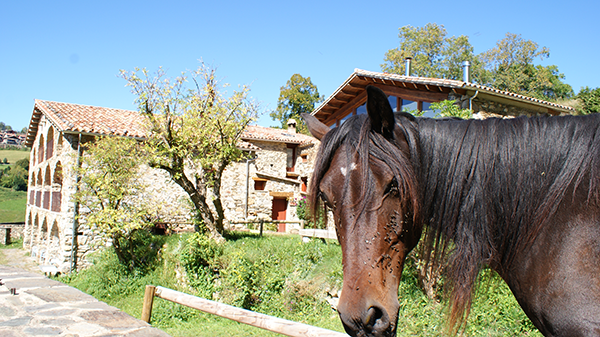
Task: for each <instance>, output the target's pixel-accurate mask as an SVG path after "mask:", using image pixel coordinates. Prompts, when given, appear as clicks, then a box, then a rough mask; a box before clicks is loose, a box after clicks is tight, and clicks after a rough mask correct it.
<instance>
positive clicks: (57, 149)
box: [23, 100, 318, 272]
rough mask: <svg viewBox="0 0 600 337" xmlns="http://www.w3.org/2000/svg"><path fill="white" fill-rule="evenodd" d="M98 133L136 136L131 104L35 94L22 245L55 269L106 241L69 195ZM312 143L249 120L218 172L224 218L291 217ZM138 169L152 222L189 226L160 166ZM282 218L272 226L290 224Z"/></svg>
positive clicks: (139, 125) (137, 121)
mask: <svg viewBox="0 0 600 337" xmlns="http://www.w3.org/2000/svg"><path fill="white" fill-rule="evenodd" d="M101 135H111V136H120V137H132V138H135V139H139V140H142V139H144V136H145V131H144V127H143V120H142V117H140V115H139V114H138V113H137V112H135V111H128V110H119V109H110V108H104V107H95V106H88V105H80V104H70V103H59V102H51V101H42V100H36V101H35V104H34V108H33V113H32V117H31V121H30V124H29V128H28V131H27V138H26V140H25V145H26V146H27V147H29V148H31V152H30V168H29V182H28V197H27V211H26V212H27V213H26V220H25V229H24V243H23V245H24V247H25V248H26V249H28V250H30V252H31V255H32V256H33V257H35V258H36V259H37V261H38V263H40V264H44V265H53V266H55V267H57V268H58V270H59V271H61V272H66V271H69V270H71V269H72V268H81V267H84V266H85V265H86V264H87V263H89V262H88V254H90V253H91V252H93V251H95V250H96V249H97V248H98V247H99V246H101V245H103V244H105V243H104V242H103V241H102V238H101V237H100V235H98V234H99V233H97V232H95V231H94V229H93V228H89V227H88V226H87V225H86V224H85V216H84V215H85V214H84V213H85V210H84V209H81V208H82V207H80V205H78V204H77V203H75V202H74V200H73V198H72V197H73V195H74V193H75V192H76V190H77V184H76V182H77V179H78V178H77V174H76V170H75V168H76V167H77V165H79V158H81V156H84V155H85V150H84V149H85V143H87V142H90V141H92V140H93V139H94V138H95V137H97V136H101ZM317 143H318V141H317V140H316V139H314V138H312V137H309V136H305V135H301V134H296V133H295V124H294V123H291V124H290V127H289V128H288V129H287V130H285V129H270V128H263V127H259V126H249V127H248V128H247V130H246V132H245V133H244V134H243V136H242V141H240V143H239V146H240V149H242V150H244V151H248V152H249V154H250V155H251V159H249V160H244V161H241V162H237V163H233V164H231V165H230V166H229V167H228V168H227V169H226V171H225V172H224V175H223V186H222V198H223V204H224V208H225V215H226V219H227V221H229V222H232V221H234V222H241V221H248V220H250V221H253V220H255V221H261V220H262V221H270V220H297V217H296V213H295V205H296V201H297V200H298V199H299V198H301V197H302V195H303V193H304V192H303V191H305V190H306V183H307V181H308V179H309V175H310V171H311V167H312V161H313V160H314V157H315V156H316V147H317V146H316V144H317ZM140 175H141V178H142V179H143V180H144V181H145V182H146V185H147V186H148V188H147V190H146V191H144V194H143V195H144V197H143V199H144V200H143V202H148V203H153V204H154V205H158V207H157V219H158V222H160V223H161V224H163V225H166V226H168V227H170V228H172V229H179V230H185V229H190V228H191V221H190V219H191V214H192V211H191V207H190V203H189V202H187V200H188V197H187V194H186V193H185V192H184V191H183V189H182V188H181V187H179V186H178V185H176V184H175V183H174V182H172V181H171V180H170V178H169V177H168V174H167V173H166V172H164V171H162V170H158V169H153V168H150V167H148V166H144V167H142V169H141V170H140ZM79 215H81V216H79ZM285 225H288V227H287V228H286V226H285ZM285 225H284V226H280V227H279V230H282V231H288V232H289V231H293V230H294V229H295V227H293V226H291V225H293V224H285Z"/></svg>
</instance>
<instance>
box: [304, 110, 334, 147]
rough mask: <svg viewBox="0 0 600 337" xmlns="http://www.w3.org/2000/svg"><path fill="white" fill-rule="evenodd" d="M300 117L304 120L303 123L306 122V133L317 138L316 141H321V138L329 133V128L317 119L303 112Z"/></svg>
mask: <svg viewBox="0 0 600 337" xmlns="http://www.w3.org/2000/svg"><path fill="white" fill-rule="evenodd" d="M300 116H301V117H302V118H303V119H304V122H306V127H307V128H308V131H310V133H311V134H312V135H313V137H315V138H317V139H318V140H321V138H323V136H325V134H326V133H327V132H329V130H330V129H329V127H328V126H327V125H325V124H323V123H322V122H321V121H320V120H318V119H317V117H315V116H313V115H311V114H307V113H304V112H303V113H301V114H300Z"/></svg>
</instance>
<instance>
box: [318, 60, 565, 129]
mask: <svg viewBox="0 0 600 337" xmlns="http://www.w3.org/2000/svg"><path fill="white" fill-rule="evenodd" d="M367 85H373V86H376V87H379V88H380V89H382V90H383V91H384V92H385V93H386V94H387V95H395V96H398V97H402V98H403V99H406V100H411V101H422V102H438V101H442V100H445V99H448V95H449V94H450V93H451V92H454V93H456V94H459V95H469V96H474V95H475V94H476V93H477V95H478V97H479V98H483V99H486V100H490V101H494V102H498V103H503V104H510V105H514V106H519V107H523V108H527V109H531V110H534V111H537V112H539V113H548V114H552V115H559V114H572V113H574V112H575V110H574V109H573V108H571V107H567V106H563V105H560V104H556V103H552V102H547V101H543V100H540V99H537V98H532V97H527V96H523V95H519V94H515V93H510V92H506V91H502V90H497V89H494V88H490V87H486V86H482V85H479V84H476V83H469V82H463V81H457V80H446V79H439V78H429V77H416V76H402V75H396V74H387V73H378V72H371V71H366V70H361V69H355V70H354V73H352V75H350V77H348V78H347V79H346V80H345V81H344V83H342V85H340V86H339V87H338V88H337V89H336V91H335V92H334V93H333V94H332V95H331V96H329V98H327V100H325V101H324V102H323V103H322V104H321V105H320V106H319V107H317V108H316V109H315V110H314V111H313V112H312V115H313V116H315V117H317V118H318V119H319V120H320V121H322V122H324V123H325V124H327V125H329V126H331V125H332V124H334V123H335V121H336V119H337V118H339V117H341V116H346V115H347V114H348V113H350V112H352V111H353V110H354V109H356V108H357V107H359V106H361V105H362V104H364V103H365V102H366V100H367V94H366V87H367Z"/></svg>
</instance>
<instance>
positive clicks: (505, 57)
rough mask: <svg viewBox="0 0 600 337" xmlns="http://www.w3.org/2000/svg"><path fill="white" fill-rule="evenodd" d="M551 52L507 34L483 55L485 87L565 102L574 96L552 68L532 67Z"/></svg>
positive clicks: (519, 37)
mask: <svg viewBox="0 0 600 337" xmlns="http://www.w3.org/2000/svg"><path fill="white" fill-rule="evenodd" d="M549 56H550V50H549V49H548V48H546V47H541V48H540V46H539V45H538V44H537V43H536V42H533V41H531V40H524V39H523V38H522V37H521V35H517V34H511V33H507V34H506V37H505V38H504V39H502V40H500V41H498V42H497V43H496V47H494V48H492V49H490V50H488V51H486V52H484V53H482V54H481V55H480V59H481V61H482V62H483V63H484V64H485V68H486V71H487V76H485V80H486V83H482V84H485V85H489V86H492V87H494V88H497V89H500V90H505V91H510V92H514V93H519V94H523V95H527V96H531V97H536V98H540V99H546V100H557V99H565V98H569V97H571V96H573V89H572V88H571V86H570V85H568V84H565V83H563V82H562V80H563V79H564V78H565V76H564V74H562V73H559V71H558V67H557V66H555V65H551V66H546V67H543V66H541V65H534V64H533V61H534V60H535V59H536V58H539V59H540V60H543V59H545V58H548V57H549Z"/></svg>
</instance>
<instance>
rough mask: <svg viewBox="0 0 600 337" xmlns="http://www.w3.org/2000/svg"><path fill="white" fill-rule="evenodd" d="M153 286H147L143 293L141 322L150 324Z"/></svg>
mask: <svg viewBox="0 0 600 337" xmlns="http://www.w3.org/2000/svg"><path fill="white" fill-rule="evenodd" d="M155 291H156V287H155V286H151V285H147V286H146V292H144V306H143V307H142V321H144V322H146V323H150V319H151V317H152V303H154V293H155Z"/></svg>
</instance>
